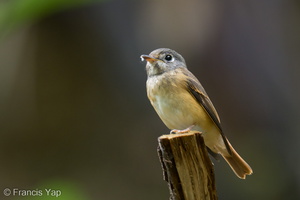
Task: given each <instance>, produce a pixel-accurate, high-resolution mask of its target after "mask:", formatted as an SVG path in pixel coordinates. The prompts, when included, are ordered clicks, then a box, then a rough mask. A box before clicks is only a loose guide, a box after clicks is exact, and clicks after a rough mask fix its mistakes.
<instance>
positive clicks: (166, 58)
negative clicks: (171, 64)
mask: <svg viewBox="0 0 300 200" xmlns="http://www.w3.org/2000/svg"><path fill="white" fill-rule="evenodd" d="M172 59H173V57H172V56H171V55H169V54H168V55H166V57H165V60H166V61H171V60H172Z"/></svg>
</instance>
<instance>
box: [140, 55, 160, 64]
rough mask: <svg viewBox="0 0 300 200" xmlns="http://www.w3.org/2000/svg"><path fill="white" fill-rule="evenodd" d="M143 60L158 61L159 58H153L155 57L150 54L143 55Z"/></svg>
mask: <svg viewBox="0 0 300 200" xmlns="http://www.w3.org/2000/svg"><path fill="white" fill-rule="evenodd" d="M141 60H142V61H144V60H146V61H148V62H150V63H152V62H154V61H157V60H159V59H157V58H153V57H151V56H149V55H141Z"/></svg>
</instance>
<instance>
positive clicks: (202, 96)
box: [185, 71, 231, 154]
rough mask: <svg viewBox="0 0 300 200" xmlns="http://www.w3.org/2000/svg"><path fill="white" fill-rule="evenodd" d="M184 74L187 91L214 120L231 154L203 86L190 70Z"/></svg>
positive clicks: (215, 112)
mask: <svg viewBox="0 0 300 200" xmlns="http://www.w3.org/2000/svg"><path fill="white" fill-rule="evenodd" d="M185 73H186V74H185V75H186V76H187V77H188V78H187V79H186V80H187V88H188V90H189V92H190V93H191V94H192V95H193V96H194V98H195V99H196V100H197V102H198V103H199V104H200V105H201V106H202V107H203V108H204V110H205V111H206V113H207V114H208V116H209V117H210V118H211V120H212V121H213V122H214V124H215V125H216V126H217V127H218V128H219V130H220V133H221V135H222V138H223V141H224V143H225V146H226V149H227V151H228V153H229V154H231V150H230V147H229V144H228V141H227V139H226V137H225V135H224V133H223V130H222V127H221V122H220V118H219V115H218V113H217V111H216V109H215V107H214V105H213V104H212V102H211V101H210V99H209V97H208V95H207V93H206V92H205V90H204V88H203V86H202V85H201V83H200V82H199V81H198V79H197V78H196V77H195V76H194V75H193V74H192V73H191V72H190V71H186V72H185Z"/></svg>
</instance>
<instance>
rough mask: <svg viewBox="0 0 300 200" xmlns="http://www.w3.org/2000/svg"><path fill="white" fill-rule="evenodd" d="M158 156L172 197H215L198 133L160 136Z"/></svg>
mask: <svg viewBox="0 0 300 200" xmlns="http://www.w3.org/2000/svg"><path fill="white" fill-rule="evenodd" d="M158 142H159V146H158V155H159V158H160V162H161V165H162V169H163V176H164V180H165V181H167V182H168V185H169V190H170V194H171V197H170V199H172V200H216V199H217V192H216V186H215V177H214V170H213V164H212V162H211V160H210V158H209V156H208V153H207V149H206V146H205V144H204V140H203V138H202V136H201V133H199V132H189V133H185V134H170V135H163V136H161V137H159V138H158Z"/></svg>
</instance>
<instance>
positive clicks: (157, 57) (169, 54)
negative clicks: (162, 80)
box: [141, 48, 186, 76]
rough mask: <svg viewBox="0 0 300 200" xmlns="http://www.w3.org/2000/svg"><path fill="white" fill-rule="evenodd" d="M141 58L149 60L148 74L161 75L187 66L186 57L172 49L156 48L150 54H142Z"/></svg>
mask: <svg viewBox="0 0 300 200" xmlns="http://www.w3.org/2000/svg"><path fill="white" fill-rule="evenodd" d="M141 59H142V61H143V60H146V61H147V65H146V70H147V75H148V76H154V75H159V74H162V73H164V72H167V71H170V70H173V69H176V68H180V67H184V68H186V64H185V61H184V58H183V57H182V56H181V55H180V54H179V53H177V52H176V51H174V50H172V49H166V48H160V49H156V50H154V51H152V52H151V53H150V54H149V55H141Z"/></svg>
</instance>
